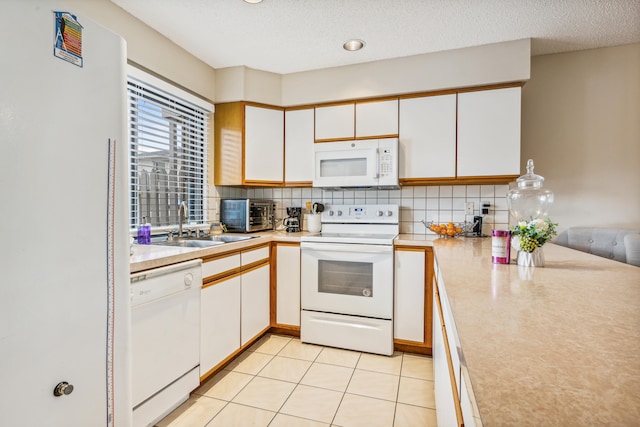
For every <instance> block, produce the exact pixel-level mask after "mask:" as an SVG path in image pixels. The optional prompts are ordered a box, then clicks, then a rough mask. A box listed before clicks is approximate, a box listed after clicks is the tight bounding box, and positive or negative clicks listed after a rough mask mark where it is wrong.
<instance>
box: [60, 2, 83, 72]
mask: <svg viewBox="0 0 640 427" xmlns="http://www.w3.org/2000/svg"><path fill="white" fill-rule="evenodd" d="M53 16H54V18H55V19H54V26H55V36H54V41H53V56H55V57H57V58H60V59H62V60H64V61H67V62H70V63H72V64H74V65H77V66H78V67H82V25H80V23H79V22H78V20H77V18H76V16H75V15H72V14H70V13H69V12H53Z"/></svg>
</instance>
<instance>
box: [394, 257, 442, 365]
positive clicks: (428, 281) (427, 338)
mask: <svg viewBox="0 0 640 427" xmlns="http://www.w3.org/2000/svg"><path fill="white" fill-rule="evenodd" d="M393 249H394V251H403V252H423V253H424V303H423V304H424V320H423V321H424V329H423V330H424V335H423V338H422V339H423V342H415V341H409V340H402V339H394V340H393V342H394V348H395V349H396V350H398V351H409V352H414V353H418V354H432V351H433V296H432V295H433V284H432V281H433V278H434V273H433V268H434V263H433V248H432V247H431V246H412V245H394V247H393Z"/></svg>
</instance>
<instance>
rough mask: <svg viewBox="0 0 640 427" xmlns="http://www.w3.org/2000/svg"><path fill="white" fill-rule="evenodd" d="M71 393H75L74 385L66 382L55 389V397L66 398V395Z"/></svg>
mask: <svg viewBox="0 0 640 427" xmlns="http://www.w3.org/2000/svg"><path fill="white" fill-rule="evenodd" d="M71 392H73V385H72V384H69V383H68V382H66V381H62V382H61V383H58V385H56V387H55V388H54V389H53V395H54V396H64V395H65V394H71Z"/></svg>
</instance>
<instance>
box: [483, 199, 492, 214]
mask: <svg viewBox="0 0 640 427" xmlns="http://www.w3.org/2000/svg"><path fill="white" fill-rule="evenodd" d="M481 203H482V215H488V214H489V206H491V204H490V203H489V202H481Z"/></svg>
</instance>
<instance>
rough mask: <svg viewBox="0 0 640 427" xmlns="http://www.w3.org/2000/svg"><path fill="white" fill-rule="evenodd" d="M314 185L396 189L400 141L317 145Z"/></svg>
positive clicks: (336, 142) (390, 139)
mask: <svg viewBox="0 0 640 427" xmlns="http://www.w3.org/2000/svg"><path fill="white" fill-rule="evenodd" d="M313 169H314V170H313V186H314V187H320V188H327V189H344V188H381V189H396V188H399V183H398V138H381V139H360V140H350V141H334V142H318V143H315V144H313Z"/></svg>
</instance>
